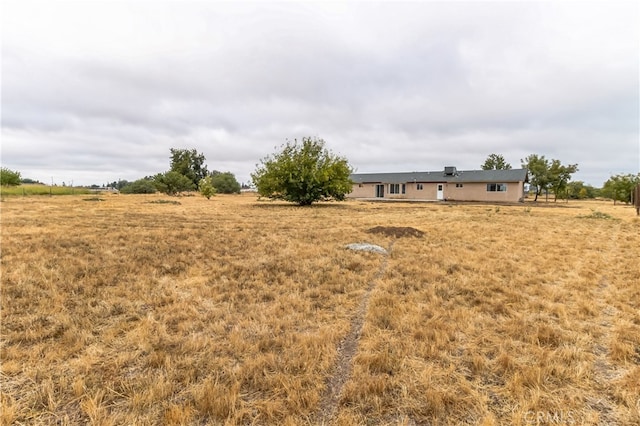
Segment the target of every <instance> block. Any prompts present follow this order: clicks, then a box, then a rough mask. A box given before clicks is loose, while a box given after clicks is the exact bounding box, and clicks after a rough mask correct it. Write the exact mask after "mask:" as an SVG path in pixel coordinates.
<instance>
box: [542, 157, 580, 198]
mask: <svg viewBox="0 0 640 426" xmlns="http://www.w3.org/2000/svg"><path fill="white" fill-rule="evenodd" d="M577 171H578V165H577V164H568V165H566V166H565V165H563V164H562V163H560V160H551V164H550V165H549V187H550V188H551V190H552V191H553V202H556V201H558V195H560V196H562V195H565V196H566V195H567V184H568V183H569V181H570V180H571V175H572V174H574V173H575V172H577ZM567 198H568V197H567Z"/></svg>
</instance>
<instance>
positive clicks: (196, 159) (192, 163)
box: [171, 148, 209, 188]
mask: <svg viewBox="0 0 640 426" xmlns="http://www.w3.org/2000/svg"><path fill="white" fill-rule="evenodd" d="M205 160H206V158H205V157H204V154H200V153H198V151H196V150H195V149H176V148H171V171H173V172H177V173H180V174H181V175H183V176H186V177H188V178H189V180H190V181H191V183H192V184H193V186H194V187H195V188H197V187H198V183H199V182H200V180H202V179H203V178H205V177H206V176H207V175H208V174H209V172H208V171H207V166H206V165H205V164H204V162H205Z"/></svg>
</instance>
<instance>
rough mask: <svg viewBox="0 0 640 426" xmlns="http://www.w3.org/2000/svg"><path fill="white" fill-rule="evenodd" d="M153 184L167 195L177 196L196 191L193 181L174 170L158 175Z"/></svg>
mask: <svg viewBox="0 0 640 426" xmlns="http://www.w3.org/2000/svg"><path fill="white" fill-rule="evenodd" d="M153 184H154V185H155V187H156V189H157V190H158V191H160V192H162V193H165V194H167V195H176V194H178V193H180V192H184V191H192V190H193V189H194V185H193V182H191V179H189V178H188V177H186V176H185V175H183V174H180V173H178V172H176V171H173V170H170V171H168V172H165V173H158V174H157V175H156V176H155V177H154V179H153Z"/></svg>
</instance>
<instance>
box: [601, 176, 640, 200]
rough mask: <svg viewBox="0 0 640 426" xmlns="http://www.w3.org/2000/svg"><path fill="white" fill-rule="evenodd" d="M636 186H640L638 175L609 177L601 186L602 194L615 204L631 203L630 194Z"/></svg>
mask: <svg viewBox="0 0 640 426" xmlns="http://www.w3.org/2000/svg"><path fill="white" fill-rule="evenodd" d="M636 185H640V173H638V174H637V175H633V174H631V173H627V174H618V175H615V176H611V177H610V178H609V179H608V180H607V181H606V182H605V183H604V185H603V186H602V194H603V195H604V196H605V197H608V198H611V199H613V203H614V204H615V203H616V202H618V201H621V202H623V203H630V202H631V194H632V192H633V189H634V188H635V187H636Z"/></svg>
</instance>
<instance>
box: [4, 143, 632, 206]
mask: <svg viewBox="0 0 640 426" xmlns="http://www.w3.org/2000/svg"><path fill="white" fill-rule="evenodd" d="M170 154H171V155H170V165H169V170H168V171H166V172H164V173H158V174H156V175H154V176H146V177H144V178H141V179H138V180H136V181H134V182H127V181H117V182H113V183H112V184H110V186H113V187H115V188H117V189H119V190H120V192H122V193H124V194H133V193H137V194H145V193H155V192H162V193H165V194H168V195H176V194H179V193H181V192H186V191H194V190H195V191H199V192H200V193H201V194H202V195H203V196H205V197H206V198H210V197H211V196H213V195H215V194H216V193H226V194H231V193H239V192H240V190H241V186H240V184H239V183H238V181H237V180H236V178H235V176H234V175H233V173H231V172H220V171H217V170H213V171H209V170H208V169H207V166H206V164H205V161H206V158H205V156H204V155H203V154H201V153H199V152H198V151H197V150H195V149H176V148H171V149H170ZM520 162H521V166H522V167H523V168H526V169H527V170H528V173H529V184H530V187H531V188H533V191H534V194H535V201H537V200H538V197H539V196H540V195H541V194H543V193H544V194H545V195H547V196H548V194H549V193H552V194H553V196H554V201H556V200H557V199H558V198H559V197H560V198H564V199H583V198H595V197H605V198H609V199H612V200H614V203H616V202H624V203H629V202H631V201H632V199H631V197H632V191H633V189H634V188H635V187H636V185H639V184H640V173H638V174H635V175H634V174H618V175H615V176H611V177H610V178H609V179H608V180H607V181H606V182H605V183H604V185H603V187H602V188H601V189H600V188H595V187H593V186H591V185H586V184H585V183H584V182H581V181H572V180H571V177H572V175H573V174H574V173H575V172H577V171H578V165H577V164H563V163H562V162H561V161H560V160H557V159H548V158H546V157H545V156H544V155H538V154H531V155H529V156H527V157H526V158H524V159H522V160H520ZM481 168H482V169H483V170H509V169H511V168H512V167H511V164H509V163H508V162H507V161H506V160H505V158H504V157H503V156H502V155H501V154H490V155H489V156H488V157H487V159H486V160H485V162H484V163H483V164H482V165H481ZM351 173H353V168H352V167H351V165H350V164H349V162H348V160H347V159H346V158H344V157H341V156H339V155H335V154H333V153H332V152H331V151H329V150H328V149H327V148H326V147H325V141H324V140H322V139H319V138H311V137H304V138H302V141H301V143H298V141H297V140H294V141H293V142H289V141H288V142H286V143H285V144H284V145H283V146H282V147H281V150H280V151H279V152H277V153H275V154H272V155H270V156H267V157H265V158H263V159H262V160H261V161H260V164H258V165H257V168H256V170H255V171H254V172H253V173H252V174H251V179H252V181H253V184H254V185H255V187H256V189H257V191H258V194H259V195H260V196H262V197H266V198H270V199H281V200H285V201H290V202H293V203H297V204H299V205H309V204H312V203H314V202H316V201H323V200H331V199H333V200H343V199H344V198H345V196H346V194H348V193H349V192H351V189H352V186H351V185H352V182H351V179H350V175H351ZM21 182H25V180H23V179H21V177H20V173H19V172H17V171H12V170H9V169H7V168H5V167H2V169H1V171H0V183H1V184H2V185H18V184H20V183H21Z"/></svg>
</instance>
